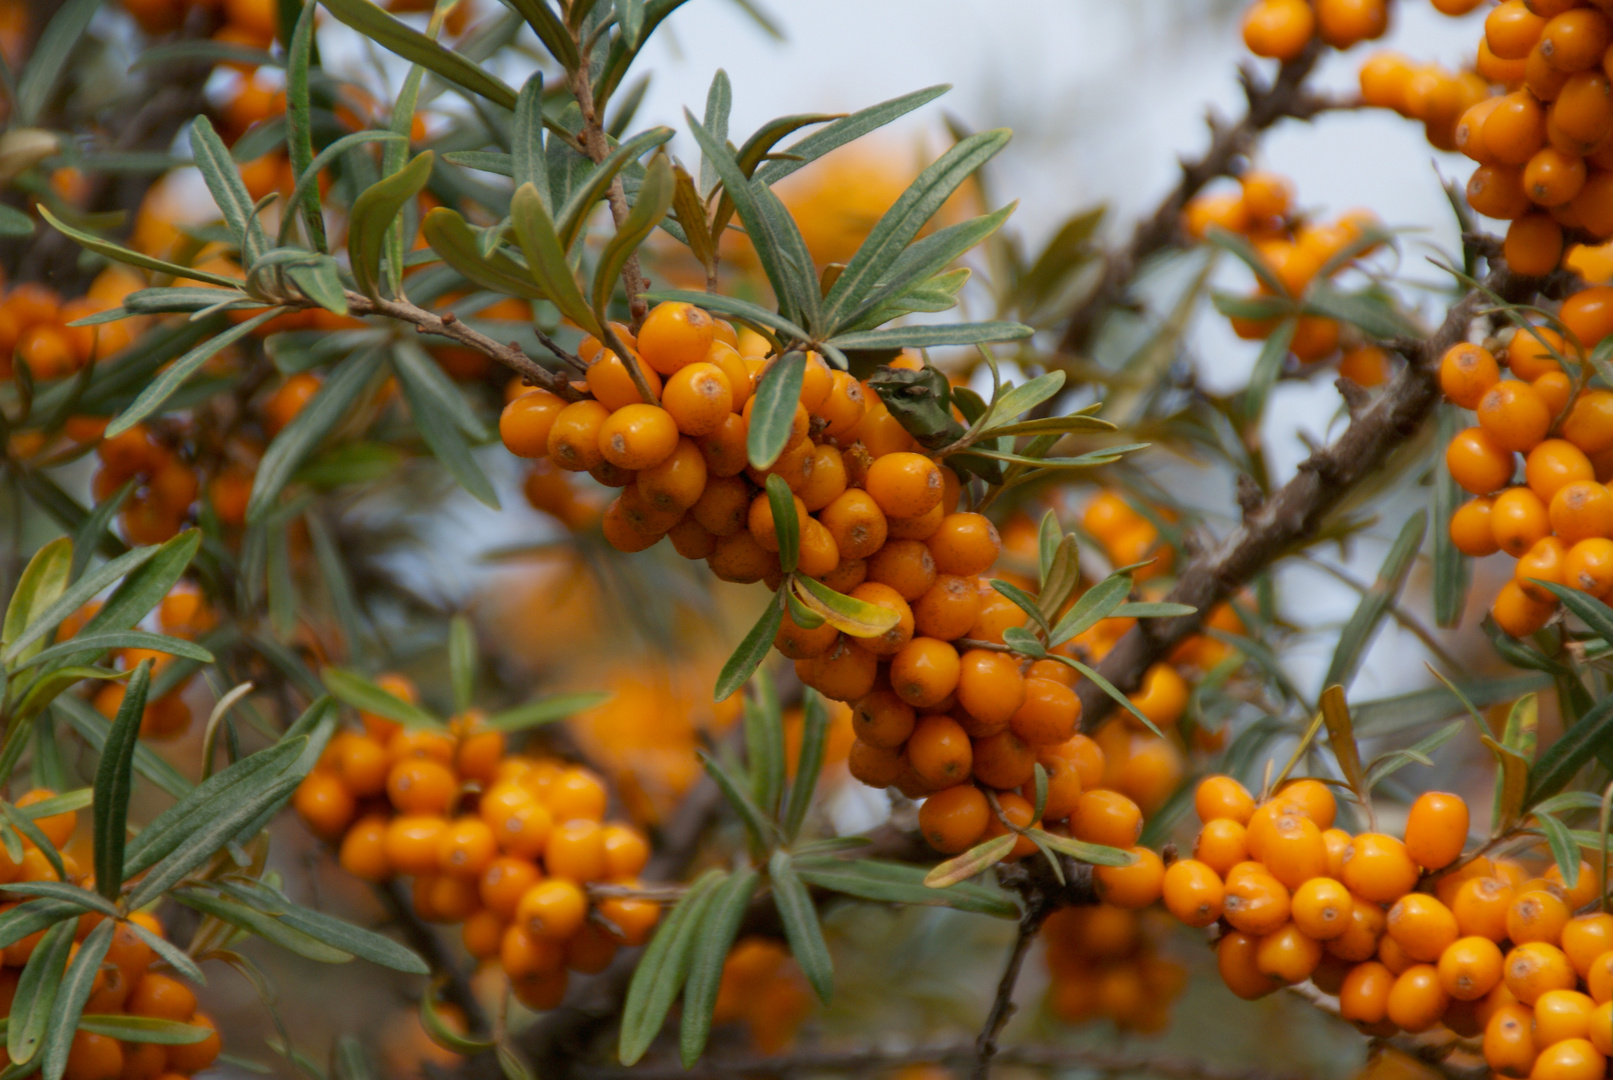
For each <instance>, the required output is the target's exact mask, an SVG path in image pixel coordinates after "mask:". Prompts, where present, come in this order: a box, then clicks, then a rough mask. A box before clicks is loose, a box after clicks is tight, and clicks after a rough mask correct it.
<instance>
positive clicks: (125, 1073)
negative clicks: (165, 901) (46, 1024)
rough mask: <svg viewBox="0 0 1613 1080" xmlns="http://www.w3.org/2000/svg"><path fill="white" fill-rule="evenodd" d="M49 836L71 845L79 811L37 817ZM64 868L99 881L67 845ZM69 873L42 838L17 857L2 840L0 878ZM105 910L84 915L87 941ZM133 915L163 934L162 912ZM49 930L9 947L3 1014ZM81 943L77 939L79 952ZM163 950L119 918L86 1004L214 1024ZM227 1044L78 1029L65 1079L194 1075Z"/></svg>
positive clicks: (103, 1010)
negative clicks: (163, 960) (172, 971)
mask: <svg viewBox="0 0 1613 1080" xmlns="http://www.w3.org/2000/svg"><path fill="white" fill-rule="evenodd" d="M55 795H56V793H55V792H53V791H50V790H49V789H46V788H37V789H35V790H33V791H30V792H28V794H26V795H24V796H23V797H22V798H20V799H18V800H17V802H16V805H17V806H19V807H28V806H33V805H34V804H36V803H41V802H44V801H46V800H48V799H52V798H55ZM34 824H35V825H37V826H38V827H39V831H40V832H41V833H43V834H44V835H45V838H46V839H47V840H49V841H50V842H51V844H52V845H53V846H55V847H56V848H58V849H64V848H67V847H68V846H69V844H70V842H71V841H72V840H73V834H74V833H75V831H76V830H77V827H78V814H77V813H76V812H74V811H71V810H69V811H65V812H63V813H60V814H51V815H50V816H48V817H42V818H39V819H37V820H36V821H35V822H34ZM60 857H61V861H62V869H63V870H65V871H66V877H67V880H68V881H69V882H71V883H73V884H78V885H82V886H83V887H85V888H94V881H93V875H90V874H87V873H85V872H84V871H83V870H82V869H81V867H80V864H79V861H78V860H77V859H76V858H74V856H73V855H72V854H71V853H69V852H68V851H67V850H60ZM60 880H62V877H61V875H59V874H57V872H56V868H55V867H54V866H52V865H51V862H50V860H49V859H48V858H47V857H46V855H45V853H44V852H43V851H41V850H40V849H39V848H38V847H37V846H35V845H34V843H33V842H32V841H30V840H28V839H27V838H26V837H24V838H23V857H22V859H21V861H20V862H13V861H12V860H11V857H10V855H9V854H8V853H7V852H6V850H5V849H4V848H3V847H0V882H5V883H10V882H13V881H60ZM24 899H26V898H19V899H18V900H17V901H16V902H11V903H6V904H3V905H0V911H4V910H6V909H9V908H12V907H15V906H16V904H17V903H20V902H22V900H24ZM103 918H104V916H102V915H101V914H100V913H98V912H88V913H86V914H84V915H82V916H80V917H79V920H78V927H77V929H76V932H75V937H76V939H77V940H78V941H83V940H84V938H85V937H86V936H87V935H88V934H89V932H90V931H91V930H93V929H95V927H96V925H97V924H98V923H100V922H101V920H102V919H103ZM128 921H129V922H131V923H138V924H139V925H140V926H141V927H142V928H143V929H145V930H147V931H149V932H151V933H153V934H156V935H158V936H161V935H162V933H163V929H162V924H161V923H159V922H158V921H157V919H156V918H155V916H152V915H150V914H147V913H145V912H136V913H134V914H133V915H130V916H129V919H128ZM45 933H46V931H44V930H37V931H35V932H34V933H32V934H29V935H28V936H27V937H24V938H21V939H19V940H17V941H15V942H13V943H12V944H10V945H7V946H6V947H5V951H4V955H3V957H0V964H3V966H0V1016H7V1015H9V1014H10V1013H11V1005H12V1002H13V1000H14V999H15V997H16V994H17V986H18V983H19V981H20V979H21V976H22V969H23V966H24V965H25V964H27V963H28V958H29V957H31V956H32V955H33V953H34V950H35V949H36V948H38V947H39V944H40V942H41V941H42V940H44V937H45ZM77 950H78V945H76V944H75V945H74V946H73V951H74V952H75V953H76V951H77ZM158 962H159V961H158V957H157V954H156V953H155V951H153V949H152V948H151V946H150V945H148V944H147V943H146V942H145V940H144V939H142V938H141V937H140V935H139V934H137V933H136V932H135V931H134V930H132V929H130V928H129V927H128V926H127V925H119V926H118V927H117V929H116V930H115V931H114V932H113V935H112V942H111V945H110V947H109V948H108V949H107V954H106V959H105V960H104V961H103V962H102V964H101V970H100V972H99V974H97V975H96V977H95V983H94V985H93V987H92V988H91V991H90V996H89V998H88V1000H87V1001H86V1002H85V1004H84V1012H85V1014H86V1015H105V1014H111V1015H126V1016H139V1017H151V1018H154V1019H162V1020H174V1021H178V1022H180V1023H185V1024H194V1025H196V1026H198V1027H205V1028H214V1027H215V1025H214V1023H213V1020H212V1018H211V1017H209V1016H208V1015H207V1014H206V1013H203V1012H198V1011H197V1009H196V995H195V994H194V993H193V992H192V991H191V989H190V987H188V986H186V985H185V984H184V983H182V982H180V981H179V980H177V979H174V978H172V977H171V976H168V975H165V974H163V973H162V972H161V971H157V970H154V968H155V967H156V966H157V965H158ZM219 1049H220V1043H219V1036H218V1033H217V1031H216V1030H214V1032H213V1034H211V1035H208V1036H207V1037H206V1038H204V1039H203V1040H202V1041H200V1042H195V1043H187V1044H180V1045H173V1046H163V1045H159V1044H156V1043H142V1042H120V1041H119V1040H117V1039H114V1038H111V1037H110V1036H106V1035H99V1034H95V1033H94V1032H89V1031H82V1030H81V1031H78V1032H77V1033H76V1034H74V1036H73V1042H72V1046H71V1048H70V1050H69V1052H68V1056H67V1070H66V1072H65V1073H64V1074H63V1076H64V1080H167V1078H169V1077H175V1078H177V1077H179V1076H189V1075H190V1074H192V1073H196V1072H200V1071H201V1070H203V1069H205V1068H207V1067H209V1066H210V1065H212V1064H213V1061H214V1059H215V1058H217V1057H218V1054H219Z"/></svg>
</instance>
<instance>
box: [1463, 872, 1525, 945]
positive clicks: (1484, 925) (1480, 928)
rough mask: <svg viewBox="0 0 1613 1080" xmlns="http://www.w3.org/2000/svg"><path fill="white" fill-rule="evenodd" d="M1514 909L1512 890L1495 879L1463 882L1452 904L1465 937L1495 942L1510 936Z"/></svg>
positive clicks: (1483, 878)
mask: <svg viewBox="0 0 1613 1080" xmlns="http://www.w3.org/2000/svg"><path fill="white" fill-rule="evenodd" d="M1511 907H1512V888H1511V886H1509V885H1508V884H1507V883H1506V882H1504V881H1502V880H1500V879H1499V878H1494V877H1480V878H1473V879H1470V880H1468V881H1465V882H1463V883H1462V885H1461V887H1460V888H1458V889H1457V890H1456V896H1455V899H1453V900H1452V901H1451V912H1452V914H1454V915H1455V916H1456V924H1457V926H1458V927H1460V928H1461V931H1462V934H1463V936H1470V935H1475V936H1478V937H1483V938H1488V939H1489V940H1491V941H1500V940H1501V939H1502V938H1504V937H1506V936H1507V912H1508V909H1510V908H1511Z"/></svg>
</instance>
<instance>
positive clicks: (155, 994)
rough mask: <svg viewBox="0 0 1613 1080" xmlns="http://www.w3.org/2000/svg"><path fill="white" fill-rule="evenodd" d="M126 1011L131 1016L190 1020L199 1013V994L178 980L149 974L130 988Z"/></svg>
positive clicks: (182, 1021) (153, 972)
mask: <svg viewBox="0 0 1613 1080" xmlns="http://www.w3.org/2000/svg"><path fill="white" fill-rule="evenodd" d="M124 1008H126V1009H127V1010H128V1011H129V1015H131V1016H148V1017H153V1018H155V1019H160V1020H177V1021H179V1022H180V1023H184V1022H186V1021H188V1020H189V1019H190V1018H191V1017H192V1016H193V1015H195V1012H196V995H195V993H194V992H192V991H191V988H190V987H188V986H186V985H185V984H184V983H182V982H180V981H179V980H178V979H173V978H169V977H168V976H167V975H162V974H159V973H157V972H155V971H147V972H146V973H145V974H143V975H141V976H140V977H139V978H138V979H136V980H135V982H134V985H133V986H132V987H130V989H129V997H128V999H127V1000H126V1001H125V1002H124Z"/></svg>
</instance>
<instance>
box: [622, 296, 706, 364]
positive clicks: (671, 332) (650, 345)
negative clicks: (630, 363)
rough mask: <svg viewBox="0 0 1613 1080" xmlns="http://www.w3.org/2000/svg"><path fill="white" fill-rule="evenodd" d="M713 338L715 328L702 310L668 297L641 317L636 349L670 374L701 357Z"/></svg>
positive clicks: (702, 358)
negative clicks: (641, 323)
mask: <svg viewBox="0 0 1613 1080" xmlns="http://www.w3.org/2000/svg"><path fill="white" fill-rule="evenodd" d="M715 337H716V327H715V326H714V324H713V322H712V318H711V316H710V315H708V314H706V312H705V311H704V310H702V309H701V308H697V307H695V306H694V305H693V304H685V303H682V302H681V301H676V300H668V301H666V302H665V303H660V304H657V305H655V307H654V308H652V309H651V310H650V313H649V314H648V315H647V316H645V318H644V325H643V326H641V327H639V332H638V350H639V352H640V354H642V355H643V357H644V359H645V360H646V361H647V362H648V363H649V365H650V366H651V367H652V368H654V369H655V370H656V371H659V372H660V373H661V374H663V375H671V374H673V373H675V372H676V371H677V370H678V369H679V368H683V367H687V366H688V365H690V364H695V363H699V362H700V361H701V360H704V359H705V358H706V354H707V353H708V352H709V351H710V350H711V343H712V341H713V339H714V338H715Z"/></svg>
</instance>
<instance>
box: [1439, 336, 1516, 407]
mask: <svg viewBox="0 0 1613 1080" xmlns="http://www.w3.org/2000/svg"><path fill="white" fill-rule="evenodd" d="M1500 381H1501V373H1500V368H1499V366H1498V365H1497V364H1496V362H1495V357H1494V356H1492V355H1491V354H1490V351H1489V350H1488V349H1485V348H1483V347H1482V346H1479V345H1472V344H1469V343H1467V342H1462V343H1461V344H1458V345H1452V346H1451V347H1450V348H1449V349H1447V350H1446V351H1445V355H1444V356H1443V357H1441V358H1440V361H1439V386H1440V389H1441V390H1442V391H1443V392H1444V394H1445V396H1446V397H1447V398H1449V399H1450V400H1451V402H1453V403H1454V404H1457V405H1460V406H1461V407H1462V408H1464V409H1476V408H1478V404H1479V399H1481V398H1482V397H1483V396H1484V393H1485V391H1487V390H1489V389H1490V387H1492V386H1494V385H1495V384H1496V383H1498V382H1500Z"/></svg>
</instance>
